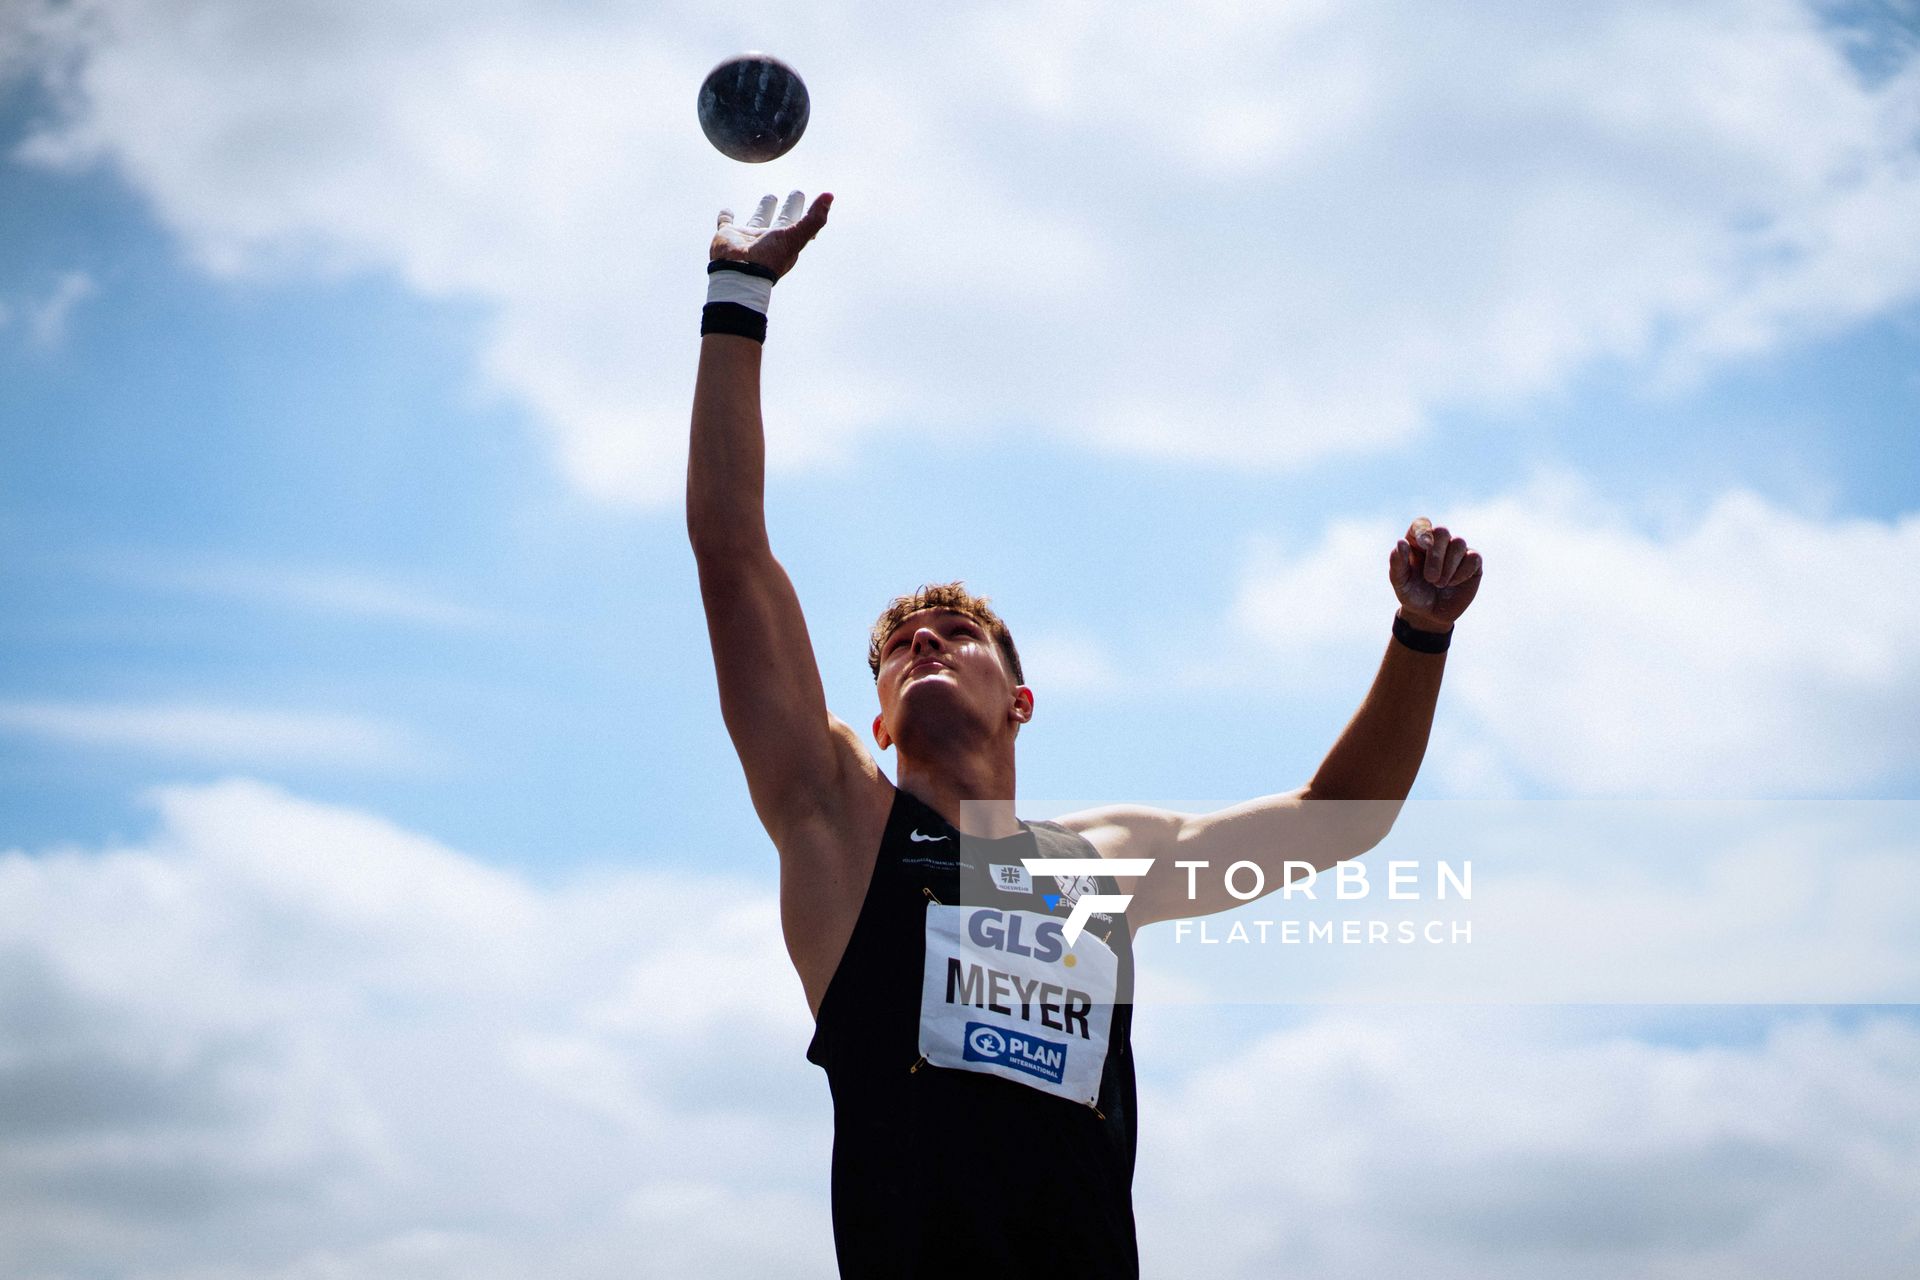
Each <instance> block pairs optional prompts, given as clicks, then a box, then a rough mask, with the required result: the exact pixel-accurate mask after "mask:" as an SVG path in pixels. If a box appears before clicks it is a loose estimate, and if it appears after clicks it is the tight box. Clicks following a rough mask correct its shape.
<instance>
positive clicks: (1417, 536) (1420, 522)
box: [1407, 516, 1433, 547]
mask: <svg viewBox="0 0 1920 1280" xmlns="http://www.w3.org/2000/svg"><path fill="white" fill-rule="evenodd" d="M1432 531H1433V521H1431V520H1429V519H1427V518H1426V517H1425V516H1417V517H1415V518H1414V522H1413V523H1412V524H1410V525H1408V526H1407V545H1408V546H1410V547H1424V546H1426V545H1427V542H1426V539H1427V535H1428V534H1429V533H1431V532H1432Z"/></svg>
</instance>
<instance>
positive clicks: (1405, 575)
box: [1387, 538, 1413, 594]
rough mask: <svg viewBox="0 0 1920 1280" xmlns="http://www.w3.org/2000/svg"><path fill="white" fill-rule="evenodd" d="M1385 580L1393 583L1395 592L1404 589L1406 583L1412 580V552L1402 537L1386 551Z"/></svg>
mask: <svg viewBox="0 0 1920 1280" xmlns="http://www.w3.org/2000/svg"><path fill="white" fill-rule="evenodd" d="M1387 581H1388V582H1391V583H1392V584H1393V589H1394V592H1395V593H1396V594H1398V593H1399V592H1402V591H1405V590H1406V589H1407V584H1408V583H1410V582H1412V581H1413V552H1412V551H1411V550H1410V549H1409V548H1408V546H1407V543H1406V539H1404V538H1402V539H1401V540H1400V541H1399V542H1396V543H1395V544H1394V546H1393V550H1392V551H1389V552H1388V553H1387Z"/></svg>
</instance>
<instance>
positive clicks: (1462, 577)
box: [1447, 551, 1480, 587]
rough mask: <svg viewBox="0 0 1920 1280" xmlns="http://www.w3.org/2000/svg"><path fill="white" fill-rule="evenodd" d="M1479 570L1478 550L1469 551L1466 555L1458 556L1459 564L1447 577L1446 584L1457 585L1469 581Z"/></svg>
mask: <svg viewBox="0 0 1920 1280" xmlns="http://www.w3.org/2000/svg"><path fill="white" fill-rule="evenodd" d="M1479 572H1480V553H1479V552H1478V551H1469V552H1467V554H1466V555H1464V556H1462V557H1460V566H1459V567H1458V568H1457V569H1455V570H1454V571H1453V576H1452V577H1450V578H1448V579H1447V585H1448V586H1450V587H1457V586H1459V585H1460V584H1461V583H1463V582H1467V581H1470V580H1471V579H1472V578H1473V577H1474V576H1475V575H1477V574H1478V573H1479Z"/></svg>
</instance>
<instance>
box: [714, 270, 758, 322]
mask: <svg viewBox="0 0 1920 1280" xmlns="http://www.w3.org/2000/svg"><path fill="white" fill-rule="evenodd" d="M772 300H773V281H771V280H767V279H763V278H761V277H760V276H750V275H748V274H746V273H745V272H744V271H714V272H710V273H708V275H707V301H708V302H737V303H739V304H740V305H741V306H743V307H752V308H753V309H754V310H755V311H758V312H759V313H760V314H761V315H765V314H767V304H768V303H769V302H771V301H772Z"/></svg>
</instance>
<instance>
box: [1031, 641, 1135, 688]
mask: <svg viewBox="0 0 1920 1280" xmlns="http://www.w3.org/2000/svg"><path fill="white" fill-rule="evenodd" d="M1018 644H1019V646H1020V670H1021V674H1023V675H1024V676H1026V678H1027V683H1028V684H1031V685H1032V686H1033V687H1034V689H1035V691H1036V697H1044V696H1046V695H1048V694H1052V693H1066V694H1079V693H1107V692H1111V691H1112V690H1114V689H1117V688H1119V687H1120V686H1121V684H1122V681H1123V677H1122V676H1121V674H1120V668H1119V666H1118V664H1117V663H1116V662H1115V661H1114V657H1113V653H1112V651H1111V650H1110V649H1109V648H1108V647H1107V645H1106V644H1104V643H1103V642H1101V641H1100V640H1099V639H1097V638H1096V637H1094V636H1091V635H1088V634H1086V633H1084V632H1077V631H1045V632H1041V633H1039V634H1037V635H1032V636H1027V635H1022V636H1020V637H1019V639H1018Z"/></svg>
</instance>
